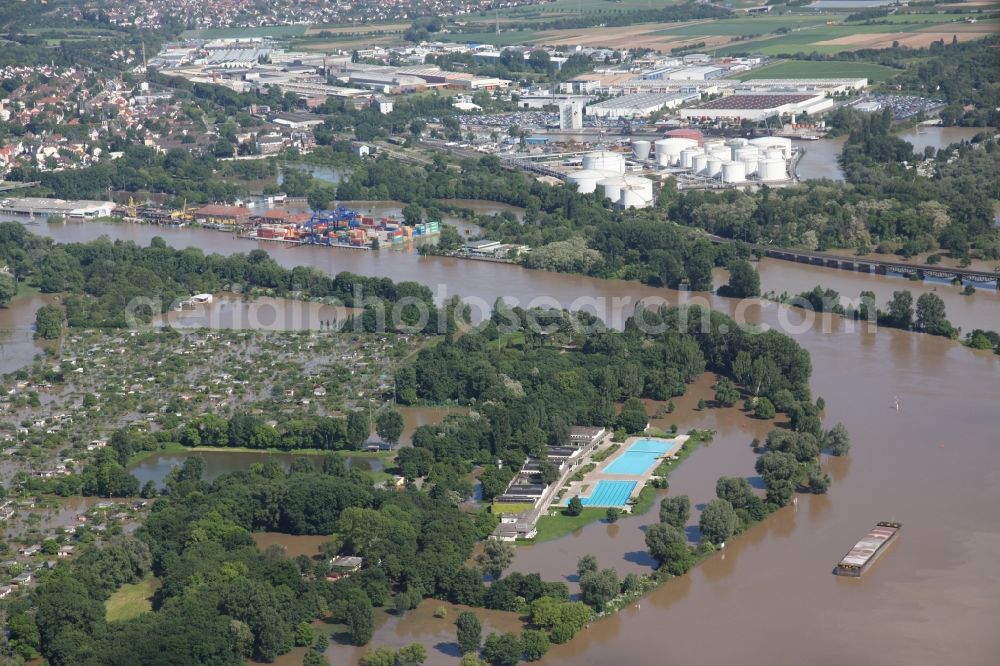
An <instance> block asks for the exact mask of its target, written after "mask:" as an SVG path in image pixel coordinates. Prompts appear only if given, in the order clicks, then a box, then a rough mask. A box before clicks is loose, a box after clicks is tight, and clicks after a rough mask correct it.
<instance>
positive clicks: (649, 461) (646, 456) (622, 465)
mask: <svg viewBox="0 0 1000 666" xmlns="http://www.w3.org/2000/svg"><path fill="white" fill-rule="evenodd" d="M673 445H674V443H673V442H672V441H669V440H662V439H638V440H636V441H634V442H633V443H632V445H631V446H629V447H628V449H626V450H625V452H624V453H622V454H621V455H620V456H618V458H616V459H615V461H614V462H612V463H611V464H610V465H608V466H607V467H606V468H605V469H604V470H603V472H604V473H605V474H629V475H633V476H641V475H642V474H644V473H645V472H646V471H647V470H648V469H649V468H650V467H652V466H653V465H655V464H656V459H657V458H659V457H660V456H662V455H663V454H664V453H666V452H667V451H669V450H670V449H671V448H672V447H673Z"/></svg>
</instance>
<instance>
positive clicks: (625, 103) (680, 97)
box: [586, 93, 698, 119]
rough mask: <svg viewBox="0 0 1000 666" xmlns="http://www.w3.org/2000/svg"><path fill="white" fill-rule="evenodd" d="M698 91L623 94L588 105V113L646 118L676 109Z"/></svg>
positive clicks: (598, 116)
mask: <svg viewBox="0 0 1000 666" xmlns="http://www.w3.org/2000/svg"><path fill="white" fill-rule="evenodd" d="M697 98H698V94H697V93H639V94H636V95H622V96H621V97H616V98H614V99H609V100H605V101H603V102H598V103H596V104H590V105H588V106H587V111H586V113H587V115H588V116H594V117H596V118H611V119H615V118H644V117H646V116H649V115H650V114H653V113H655V112H657V111H659V110H661V109H674V108H677V107H678V106H680V105H681V104H683V103H684V102H687V101H689V100H691V99H697Z"/></svg>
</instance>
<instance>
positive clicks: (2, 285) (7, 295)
mask: <svg viewBox="0 0 1000 666" xmlns="http://www.w3.org/2000/svg"><path fill="white" fill-rule="evenodd" d="M15 296H17V281H16V280H14V278H13V277H11V276H10V275H7V274H6V273H0V308H5V307H7V305H8V304H9V303H10V302H11V300H12V299H13V298H14V297H15Z"/></svg>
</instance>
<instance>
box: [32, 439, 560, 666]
mask: <svg viewBox="0 0 1000 666" xmlns="http://www.w3.org/2000/svg"><path fill="white" fill-rule="evenodd" d="M203 471H204V463H203V462H202V461H200V460H198V459H195V458H190V459H188V460H187V461H186V462H185V464H184V465H183V466H182V467H181V468H178V469H177V470H175V471H174V472H172V473H171V475H170V477H169V479H168V490H169V494H168V495H167V496H166V497H164V498H161V499H160V500H158V501H157V502H156V504H155V505H154V508H153V513H152V514H151V515H150V517H149V518H148V519H147V520H146V522H145V524H144V525H143V526H142V528H141V529H140V530H139V531H138V532H137V538H131V537H129V538H126V539H124V540H122V541H120V542H115V541H112V542H110V543H108V544H106V545H105V546H104V547H103V548H100V549H96V548H91V549H88V550H87V551H86V552H84V553H83V554H81V556H80V557H79V558H77V559H75V560H74V561H73V562H72V563H71V564H60V565H59V566H58V567H57V568H56V570H55V571H54V572H52V573H51V574H49V575H48V576H46V577H45V578H44V579H43V581H42V583H41V584H40V585H39V587H38V588H37V590H36V591H35V592H34V593H33V595H32V597H31V598H30V599H29V601H28V602H27V603H25V602H16V604H15V606H14V608H13V609H12V611H13V612H14V613H15V614H17V617H18V622H17V623H16V626H18V627H19V629H18V633H17V635H16V636H15V639H16V640H22V639H23V637H28V640H30V641H32V645H31V647H32V648H34V649H37V650H39V651H40V652H41V653H42V654H43V655H44V656H45V657H46V658H47V659H48V660H49V663H51V664H53V666H70V665H72V666H89V665H91V664H93V665H95V666H96V665H98V664H100V665H102V666H103V665H108V664H133V663H142V664H149V665H153V664H164V665H166V664H170V665H171V666H175V665H181V664H192V665H193V664H205V663H213V664H240V663H244V661H245V659H247V658H248V657H253V658H255V659H259V660H263V661H272V660H273V659H274V658H275V657H276V656H277V655H279V654H282V653H284V652H287V651H288V650H289V649H290V648H291V647H292V646H293V645H309V644H311V643H312V642H313V638H314V637H313V632H312V630H311V628H310V627H309V623H310V622H311V621H313V620H315V619H323V620H326V621H328V622H336V623H343V624H345V625H347V632H348V638H349V640H350V641H351V642H353V643H355V644H358V645H362V644H365V643H367V642H368V641H369V640H370V638H371V635H372V631H373V621H374V616H373V608H375V607H380V606H387V605H390V604H391V605H392V606H394V607H395V608H396V610H397V612H399V613H402V612H405V611H406V610H408V609H410V608H413V607H415V606H416V604H417V603H419V601H420V600H421V599H422V598H423V597H424V596H430V595H434V596H437V597H439V598H444V599H449V600H451V601H453V602H455V603H464V604H471V605H477V606H482V605H486V606H487V607H490V608H498V609H500V608H502V609H507V610H516V609H519V608H524V607H526V605H527V604H530V603H531V602H532V601H535V600H537V599H541V598H544V597H548V598H551V599H553V600H555V601H556V602H559V603H562V602H565V601H566V600H567V599H568V590H567V588H566V586H565V584H563V583H554V584H553V583H544V582H543V581H542V580H541V579H540V578H539V577H538V575H537V574H532V575H522V574H511V575H510V576H508V577H506V578H503V579H501V580H499V581H498V582H496V583H494V584H493V585H492V586H490V588H489V589H487V588H486V587H485V586H484V584H483V580H482V575H481V573H480V572H479V571H477V570H475V569H469V568H467V567H466V566H465V561H466V560H467V559H468V557H469V556H470V554H471V552H472V547H473V544H474V543H475V541H476V540H477V539H478V538H482V537H483V536H485V534H487V533H488V532H489V530H490V529H492V527H493V525H494V524H495V523H493V522H491V521H486V522H485V523H483V522H482V521H476V520H473V518H471V517H470V516H469V515H468V514H466V513H464V512H463V511H461V510H459V508H458V507H457V506H456V505H455V503H454V502H453V501H452V499H451V498H450V496H449V494H448V492H447V491H446V489H438V490H435V489H434V487H432V488H431V490H430V492H419V491H417V490H416V489H412V488H411V489H409V490H406V491H404V492H395V491H385V490H378V489H375V488H373V487H372V485H371V483H370V481H369V479H368V477H367V476H366V475H365V474H364V473H361V472H355V471H350V470H348V469H347V468H346V467H345V465H344V462H343V460H342V459H341V458H339V457H337V456H335V455H331V456H330V457H329V458H327V459H326V461H325V463H324V466H323V471H322V472H317V471H315V470H314V468H313V466H312V464H311V463H310V462H309V461H299V462H297V463H296V464H295V465H293V467H292V469H291V470H290V471H289V472H288V473H287V474H286V473H285V472H283V471H282V470H281V468H280V467H278V466H277V464H275V463H273V462H266V463H264V464H263V465H259V466H255V467H254V468H252V469H251V470H249V471H243V472H237V473H233V474H229V475H226V476H223V477H221V478H219V479H217V480H216V481H215V482H214V483H213V484H207V483H205V482H203V481H202V480H201V476H202V473H203ZM259 530H271V531H274V530H280V531H283V532H286V533H290V534H332V535H333V536H332V538H331V541H330V543H329V544H328V545H327V546H325V547H324V549H325V552H326V553H329V554H335V553H338V552H339V553H344V554H354V555H358V556H361V557H363V558H364V559H365V562H366V564H365V566H364V567H363V568H362V570H361V571H360V572H359V573H357V574H354V575H353V576H351V577H350V578H346V579H345V578H342V579H340V580H337V581H335V582H331V581H329V580H328V579H327V578H326V575H327V573H328V572H329V571H330V566H329V563H328V561H327V560H326V559H325V558H324V559H318V560H317V559H310V558H308V557H298V558H296V559H295V560H291V559H288V558H287V557H285V556H284V555H283V553H282V552H281V551H280V550H274V549H269V550H268V551H265V552H264V553H260V552H259V551H258V550H257V549H256V547H255V546H254V541H253V538H252V537H251V532H254V531H259ZM148 572H152V573H153V574H155V575H156V576H157V577H158V578H159V580H160V582H161V585H160V588H159V590H158V592H157V594H156V598H155V600H154V609H155V610H154V612H153V613H146V614H143V615H140V616H139V617H137V618H135V619H132V620H127V621H123V622H115V623H108V622H106V620H105V612H104V604H103V602H104V601H105V600H106V599H107V598H108V596H109V595H110V594H111V593H112V592H113V591H114V590H115V589H117V587H118V586H119V585H121V584H123V583H126V582H134V581H136V580H138V579H140V578H142V577H143V576H144V575H146V574H147V573H148ZM30 607H34V608H36V609H37V611H36V612H35V613H34V614H33V615H32V614H29V613H27V611H28V609H29V608H30ZM570 635H572V633H570Z"/></svg>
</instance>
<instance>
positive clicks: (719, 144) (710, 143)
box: [702, 139, 726, 153]
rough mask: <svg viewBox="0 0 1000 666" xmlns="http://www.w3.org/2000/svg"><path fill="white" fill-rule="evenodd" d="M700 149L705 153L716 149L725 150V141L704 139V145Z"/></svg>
mask: <svg viewBox="0 0 1000 666" xmlns="http://www.w3.org/2000/svg"><path fill="white" fill-rule="evenodd" d="M702 147H703V148H704V149H705V152H706V153H710V152H712V151H713V150H716V149H718V148H725V147H726V140H725V139H705V143H704V145H703V146H702Z"/></svg>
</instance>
